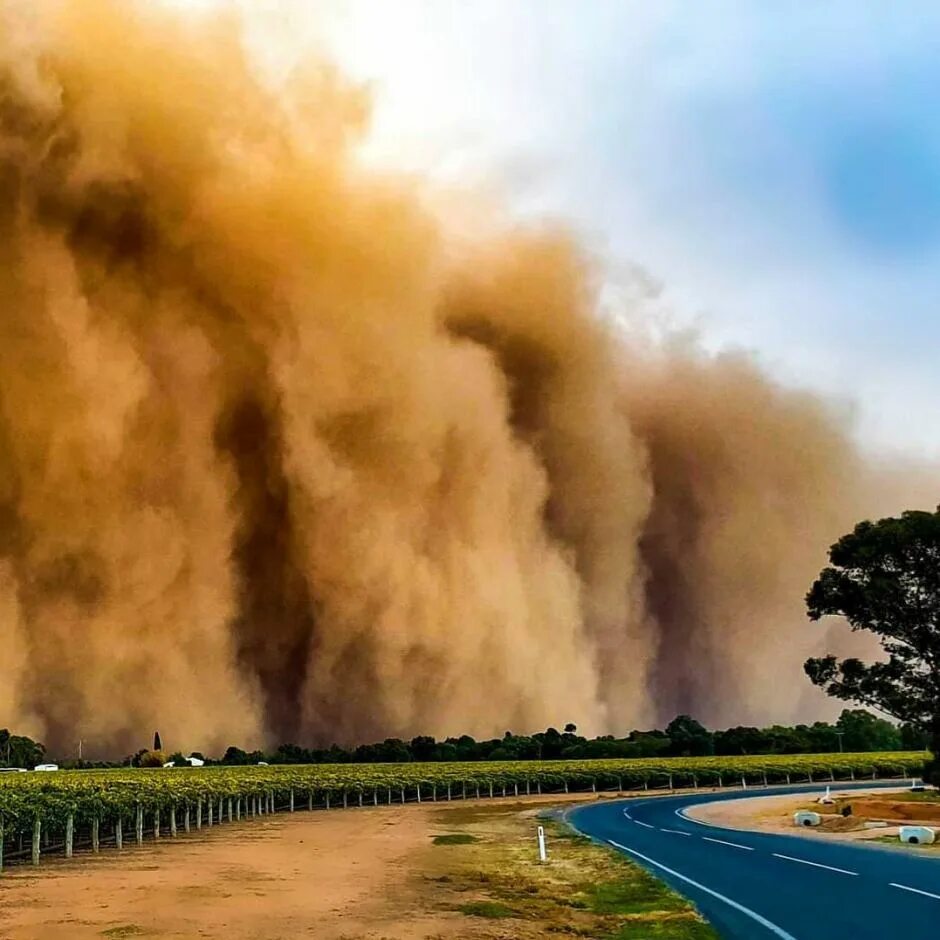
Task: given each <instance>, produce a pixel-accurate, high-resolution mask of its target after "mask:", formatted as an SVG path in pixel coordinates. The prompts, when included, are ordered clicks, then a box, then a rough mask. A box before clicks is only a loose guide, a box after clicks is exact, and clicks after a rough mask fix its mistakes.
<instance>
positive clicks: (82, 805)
mask: <svg viewBox="0 0 940 940" xmlns="http://www.w3.org/2000/svg"><path fill="white" fill-rule="evenodd" d="M924 756H925V755H924V754H923V752H888V753H877V754H875V753H868V754H811V755H759V756H747V757H686V758H682V757H673V758H661V759H656V760H584V761H545V762H536V761H522V762H514V761H492V762H474V763H428V764H422V763H407V764H313V765H283V766H274V767H260V766H258V767H256V766H250V767H203V768H172V769H158V770H142V769H136V768H127V769H120V770H102V771H89V770H80V771H58V772H52V773H42V772H33V773H28V774H27V773H22V774H20V773H11V774H0V870H2V868H3V864H4V862H5V861H14V860H18V859H23V858H29V859H31V860H32V862H33V864H38V863H39V859H40V856H41V854H42V853H43V852H64V854H65V855H66V856H67V857H70V856H71V855H72V854H73V851H74V850H75V849H84V848H87V849H90V850H91V851H92V852H97V851H99V849H100V848H101V846H103V845H111V846H115V847H117V848H122V847H123V846H124V844H125V843H126V842H134V843H136V844H140V843H142V842H143V841H144V838H145V837H149V838H154V839H159V838H161V837H163V836H167V835H168V836H170V837H176V836H177V835H178V834H180V832H183V833H188V832H192V831H193V830H201V829H202V828H203V826H213V825H218V824H220V823H223V822H233V821H236V820H241V819H243V818H248V819H253V818H254V817H256V816H259V815H264V814H266V813H273V812H281V811H289V812H293V811H294V810H295V809H306V810H315V809H317V810H319V809H322V810H329V809H336V808H344V807H350V806H375V805H388V804H392V803H406V802H422V801H436V800H454V799H461V800H464V799H482V798H492V797H503V796H519V795H521V794H526V795H529V794H536V793H539V794H541V793H568V792H583V791H602V790H605V791H617V792H620V791H635V790H649V789H673V788H679V787H729V786H735V787H741V786H744V785H756V786H766V785H772V784H779V783H802V782H826V781H830V780H831V781H835V780H856V779H866V778H872V779H874V778H877V777H906V776H910V775H912V774H915V775H916V774H919V773H920V772H921V769H922V767H923V764H924Z"/></svg>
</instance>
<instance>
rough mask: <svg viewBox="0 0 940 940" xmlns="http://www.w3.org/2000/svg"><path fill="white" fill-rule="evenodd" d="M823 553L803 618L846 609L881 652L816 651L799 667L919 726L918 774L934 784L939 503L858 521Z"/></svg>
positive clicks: (939, 647)
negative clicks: (871, 657) (924, 737)
mask: <svg viewBox="0 0 940 940" xmlns="http://www.w3.org/2000/svg"><path fill="white" fill-rule="evenodd" d="M829 561H830V565H829V566H828V567H827V568H824V569H823V571H822V572H821V573H820V575H819V578H818V579H817V581H816V582H815V583H814V584H813V586H812V588H811V589H810V592H809V593H808V594H807V595H806V606H807V611H808V614H809V618H810V619H811V620H819V619H820V618H822V617H825V616H832V615H835V616H841V617H845V619H846V620H847V621H848V622H849V625H850V626H851V627H852V629H853V630H869V631H871V632H872V633H874V634H875V635H877V636H878V638H879V640H880V642H881V645H882V646H883V647H884V650H885V653H886V654H887V660H886V661H883V662H875V663H871V664H866V663H863V662H862V661H861V660H859V659H844V660H842V661H841V662H839V661H838V660H837V659H836V657H835V656H832V655H829V656H823V657H819V658H814V659H808V660H807V661H806V665H805V667H804V668H805V670H806V674H807V675H808V676H809V678H810V680H811V681H812V682H813V683H814V684H815V685H818V686H820V687H821V688H823V689H825V690H826V692H827V693H828V694H829V695H832V696H834V697H835V698H839V699H842V700H843V701H850V702H857V703H859V704H861V705H868V706H871V707H874V708H877V709H878V710H879V711H882V712H884V713H885V714H886V715H890V716H891V717H893V718H896V719H898V720H899V721H902V722H909V723H911V724H913V725H915V726H918V727H921V728H924V729H925V730H926V731H927V732H928V736H929V744H930V749H931V750H932V751H933V754H934V760H933V762H932V763H931V764H929V765H928V768H927V770H926V773H925V775H926V777H927V778H928V779H929V780H931V782H933V783H936V784H938V785H940V509H938V510H937V511H936V512H932V513H931V512H920V511H916V512H913V511H912V512H905V513H902V515H901V516H900V517H899V518H888V519H881V520H879V521H878V522H860V523H859V524H858V525H857V526H856V527H855V529H854V530H853V531H852V532H851V533H849V534H848V535H844V536H843V537H842V538H841V539H839V541H838V542H836V543H835V545H833V546H832V547H831V548H830V549H829Z"/></svg>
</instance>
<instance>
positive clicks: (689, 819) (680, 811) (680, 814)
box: [675, 803, 725, 829]
mask: <svg viewBox="0 0 940 940" xmlns="http://www.w3.org/2000/svg"><path fill="white" fill-rule="evenodd" d="M696 805H697V806H704V805H705V804H704V803H697V804H696ZM686 809H692V807H690V806H689V807H681V806H680V807H679V809H677V810H675V814H676V815H677V816H678V817H679V818H680V819H684V820H685V821H686V822H690V823H695V825H696V826H707V827H708V828H709V829H724V828H725V827H724V826H716V825H715V824H714V823H709V822H703V821H702V820H701V819H696V818H695V817H694V816H686V814H685V810H686Z"/></svg>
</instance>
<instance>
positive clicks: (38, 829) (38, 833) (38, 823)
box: [32, 816, 42, 865]
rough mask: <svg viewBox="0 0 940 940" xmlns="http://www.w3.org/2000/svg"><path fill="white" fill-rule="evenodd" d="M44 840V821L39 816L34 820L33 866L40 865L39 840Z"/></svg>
mask: <svg viewBox="0 0 940 940" xmlns="http://www.w3.org/2000/svg"><path fill="white" fill-rule="evenodd" d="M41 838H42V820H41V819H40V818H39V817H38V816H37V817H36V818H35V819H34V820H33V847H32V848H33V852H32V856H33V864H34V865H38V864H39V840H40V839H41Z"/></svg>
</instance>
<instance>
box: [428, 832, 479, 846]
mask: <svg viewBox="0 0 940 940" xmlns="http://www.w3.org/2000/svg"><path fill="white" fill-rule="evenodd" d="M431 841H432V842H433V843H434V844H435V845H470V843H471V842H478V841H479V840H478V839H477V837H476V836H472V835H470V833H469V832H449V833H447V834H446V835H442V836H435V837H434V838H433V839H432V840H431Z"/></svg>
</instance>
